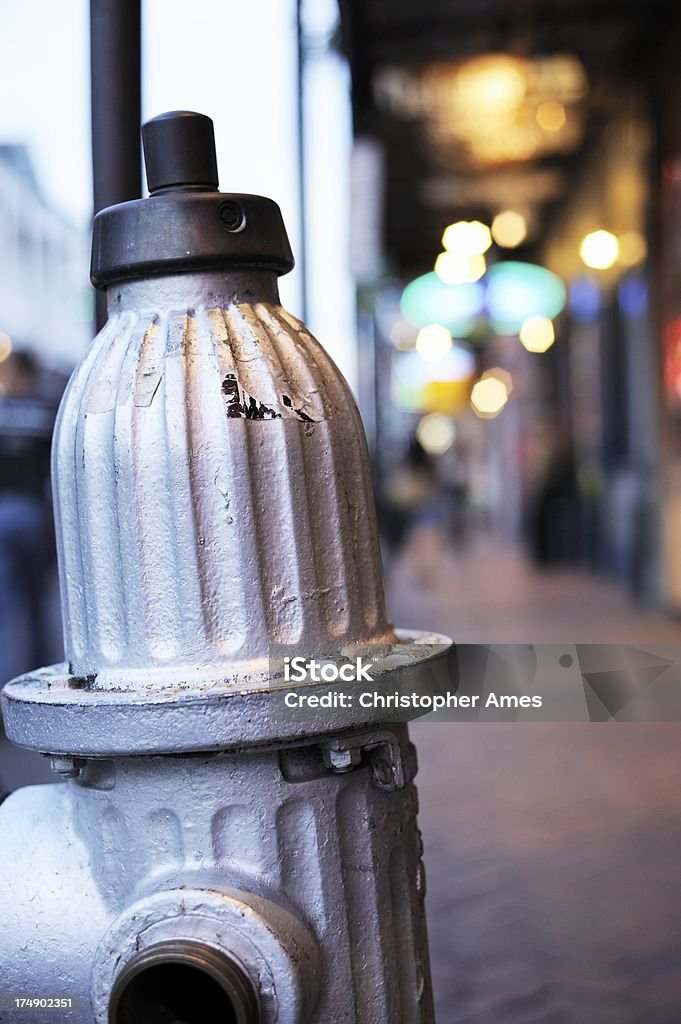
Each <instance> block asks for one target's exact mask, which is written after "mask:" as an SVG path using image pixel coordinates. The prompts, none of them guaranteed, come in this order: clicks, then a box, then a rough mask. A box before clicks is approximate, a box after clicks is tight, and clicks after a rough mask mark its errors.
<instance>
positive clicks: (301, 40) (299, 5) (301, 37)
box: [296, 0, 307, 323]
mask: <svg viewBox="0 0 681 1024" xmlns="http://www.w3.org/2000/svg"><path fill="white" fill-rule="evenodd" d="M303 2H304V0H296V39H297V44H298V68H297V81H296V84H297V92H298V96H297V100H298V110H297V114H298V140H297V141H298V205H299V207H300V220H299V223H300V239H299V241H298V257H299V259H298V262H299V264H300V268H301V274H300V310H301V312H300V319H301V320H302V321H303V322H305V323H306V322H307V239H306V224H307V218H306V216H305V214H306V210H305V171H306V160H305V28H304V25H303Z"/></svg>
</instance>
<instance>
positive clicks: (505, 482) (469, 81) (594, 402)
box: [340, 0, 681, 610]
mask: <svg viewBox="0 0 681 1024" xmlns="http://www.w3.org/2000/svg"><path fill="white" fill-rule="evenodd" d="M340 9H341V21H342V28H343V33H342V36H343V46H344V50H345V53H346V54H347V57H348V60H349V62H350V67H351V70H352V81H353V115H354V129H355V140H356V143H355V144H356V149H357V150H359V151H360V152H361V153H364V154H365V153H367V152H370V153H372V154H373V157H372V162H369V161H367V160H363V163H362V167H363V168H364V170H365V177H364V180H363V182H362V189H361V191H360V192H359V193H358V196H357V201H358V202H359V203H360V204H361V203H362V199H363V196H364V195H366V193H367V191H368V189H369V186H368V185H367V181H366V173H367V168H369V170H370V171H371V173H372V175H373V177H372V185H373V189H374V191H375V192H377V193H378V194H379V195H380V208H381V211H382V217H381V221H380V226H379V228H378V232H379V234H380V242H379V245H378V246H376V244H375V233H374V238H373V250H372V251H373V253H374V256H373V261H372V264H371V267H370V270H369V272H368V273H365V274H364V275H363V276H360V277H359V280H358V294H359V306H360V310H361V311H362V313H361V316H360V328H361V331H362V335H363V336H362V339H361V342H360V346H361V353H362V354H361V357H360V358H361V360H362V364H361V365H362V367H363V370H364V372H363V373H361V375H360V376H361V382H360V400H361V404H362V407H363V412H364V414H365V419H366V421H367V424H368V426H369V431H370V443H371V446H372V450H373V453H374V458H375V464H376V473H377V482H378V486H379V492H380V490H381V487H382V484H383V482H384V481H385V479H386V478H387V479H389V478H390V475H391V465H394V464H395V463H397V462H399V461H400V459H403V458H404V457H405V455H406V452H407V449H408V446H409V444H410V441H411V440H412V439H413V436H414V434H415V432H416V431H417V430H418V429H419V426H420V425H421V424H423V421H424V420H429V419H431V418H432V417H433V416H439V417H441V418H444V420H445V421H449V424H450V428H451V429H450V435H449V436H450V440H449V443H448V444H447V429H448V428H447V426H446V424H440V426H439V427H438V425H437V423H435V422H433V423H432V424H428V427H429V429H430V427H431V426H432V428H433V431H435V433H434V434H433V435H432V436H433V437H434V441H433V446H432V449H431V454H432V456H433V460H432V461H433V464H434V465H435V466H436V467H442V466H443V452H445V451H447V452H448V455H447V456H446V458H447V459H450V460H451V459H452V453H454V455H455V457H456V459H458V461H459V463H462V462H463V463H465V476H466V491H467V501H468V504H469V514H470V516H471V518H472V521H473V522H474V523H478V524H479V523H484V525H485V526H486V528H487V529H490V530H492V531H493V532H494V533H495V534H496V535H497V536H500V537H502V538H506V540H509V541H515V542H519V541H520V542H524V543H525V544H526V546H527V548H528V550H529V551H530V552H531V553H532V554H533V555H534V557H535V558H536V559H537V560H538V561H539V562H546V563H549V564H555V563H562V564H566V563H568V564H576V565H582V566H584V567H586V568H588V569H590V570H592V571H594V572H599V573H605V574H608V575H610V576H613V577H615V578H617V579H619V580H621V582H622V584H623V585H625V586H627V587H628V588H630V589H631V590H632V591H633V592H634V593H635V594H637V595H638V596H639V597H640V598H641V599H642V600H643V601H645V602H647V603H650V604H655V605H658V606H663V607H666V608H668V609H670V610H679V609H681V241H680V240H681V201H680V197H681V170H680V169H679V168H681V125H680V124H679V119H678V115H677V113H676V111H677V110H678V97H679V95H680V94H681V74H680V72H679V69H678V59H677V56H676V55H677V54H678V48H679V42H681V17H680V13H679V12H678V10H677V9H676V5H675V4H673V3H671V2H669V0H652V2H648V3H644V2H638V0H637V2H632V3H629V4H627V5H626V6H622V5H619V6H617V5H612V4H610V3H608V2H606V0H572V2H567V0H565V2H561V3H557V4H551V5H550V7H547V5H543V4H538V3H534V4H533V3H530V4H527V3H523V4H519V3H515V2H512V0H494V2H492V3H489V4H481V5H471V4H468V3H465V2H464V0H448V2H447V3H444V4H443V3H438V2H436V0H424V2H422V3H419V4H415V3H413V2H411V0H396V2H395V3H388V2H387V0H366V2H364V3H359V2H355V0H341V3H340ZM462 222H463V223H466V224H468V225H470V224H474V225H478V226H479V228H480V229H482V227H484V229H485V231H487V236H488V237H487V238H486V239H485V237H484V236H483V242H481V244H480V248H479V255H478V250H475V251H473V250H471V253H469V254H468V256H467V258H468V259H469V269H468V271H464V273H463V274H459V268H460V264H461V262H462V258H463V257H464V256H466V255H467V254H466V253H462V252H461V251H460V249H457V246H456V245H455V244H448V242H447V235H446V233H445V234H443V233H444V232H445V229H446V228H447V226H448V225H461V223H462ZM490 228H491V233H490V230H489V229H490ZM456 230H458V229H456ZM453 237H454V236H453V235H452V236H451V239H453ZM377 248H378V250H379V256H378V257H377V256H376V255H375V253H376V249H377ZM471 254H472V256H471ZM471 259H472V260H473V261H478V262H479V263H480V264H481V268H480V269H479V271H478V270H477V269H475V267H474V263H473V262H471ZM436 261H437V262H436ZM518 264H523V265H525V270H526V269H527V267H526V265H527V264H530V265H532V266H534V267H538V268H542V270H545V271H549V272H550V274H551V275H554V277H553V278H552V277H550V276H549V277H547V278H546V284H545V286H542V287H543V288H544V294H543V295H541V294H540V295H539V298H538V302H539V305H538V308H537V310H536V311H535V313H536V315H532V316H530V317H529V318H528V320H527V321H525V320H523V321H522V322H521V320H520V319H519V320H518V322H517V323H513V322H511V323H506V324H504V323H502V322H500V319H499V314H498V312H497V310H498V303H497V307H495V305H494V299H493V296H492V292H493V281H494V279H495V275H497V280H498V279H499V276H500V275H501V274H502V273H506V274H507V276H508V281H509V286H508V289H507V291H508V295H507V296H506V298H507V299H508V298H509V296H510V303H511V305H513V303H514V302H515V303H516V304H519V306H520V307H521V306H522V301H521V300H522V293H523V290H524V289H525V288H526V286H528V287H529V284H528V280H529V279H528V280H525V279H524V278H523V277H522V274H523V272H524V271H523V269H522V268H521V271H520V274H519V273H518V270H517V268H518ZM471 268H473V269H472V270H471ZM434 271H435V272H434ZM466 273H468V276H466ZM457 274H459V276H457ZM428 275H429V276H428ZM512 275H515V276H514V277H513V283H512V284H511V276H512ZM526 277H527V275H526ZM438 278H439V282H438ZM556 280H557V281H558V285H559V286H560V283H561V282H562V285H563V287H564V299H563V300H562V301H561V302H560V303H559V305H558V306H554V307H553V309H552V310H548V311H544V310H543V309H542V308H541V307H542V304H543V303H544V301H545V300H547V296H548V290H549V289H550V288H552V287H553V284H552V281H556ZM414 282H416V284H415V285H414V284H413V283H414ZM451 285H453V286H455V288H451V287H450V288H449V293H448V294H449V300H451V301H454V299H453V296H454V292H455V290H456V289H458V293H457V294H458V295H459V298H460V299H461V300H462V301H463V298H465V295H464V292H465V289H466V288H468V289H469V292H467V293H466V295H468V296H469V298H470V295H471V294H472V289H474V288H478V289H479V303H478V305H477V307H476V308H473V307H471V308H470V309H467V310H465V311H464V312H463V313H462V312H461V310H462V309H463V307H461V309H460V310H459V316H458V318H457V317H453V315H452V313H451V308H450V309H449V316H447V315H443V318H442V322H443V323H444V326H445V327H446V328H447V331H448V333H449V334H450V335H451V338H450V340H449V346H450V347H449V350H447V347H446V346H445V347H444V348H443V349H442V353H441V354H440V355H438V353H437V346H436V345H435V347H433V345H434V343H436V342H437V340H438V339H437V335H435V334H432V333H431V335H430V336H429V337H426V336H424V334H423V332H424V331H431V327H432V325H431V324H430V321H431V320H432V321H435V323H436V325H437V324H438V322H439V321H438V318H437V316H436V315H435V314H436V313H437V310H438V308H443V306H442V303H440V307H438V306H437V302H436V299H437V296H436V295H435V291H434V289H435V288H436V286H439V287H441V288H443V286H451ZM415 287H419V288H421V292H420V299H421V300H423V303H424V310H425V309H426V306H427V307H428V308H427V310H426V311H425V312H423V319H421V320H419V315H420V314H421V311H420V310H418V309H417V310H416V314H418V315H414V303H413V302H412V301H411V299H409V300H408V301H407V302H406V303H405V298H406V297H407V294H408V292H409V289H410V288H411V290H412V293H413V292H414V288H415ZM428 289H430V292H428V293H427V290H428ZM443 291H447V288H446V287H444V288H443ZM540 291H541V289H540ZM497 292H498V289H497ZM426 300H427V301H426ZM449 300H448V301H449ZM437 301H440V300H439V299H437ZM443 301H444V300H443ZM547 301H548V300H547ZM549 304H550V303H549ZM507 308H508V302H507ZM433 311H435V312H434V313H433ZM464 314H465V315H464ZM453 352H454V353H456V354H457V357H458V361H459V366H460V367H462V366H464V362H465V361H463V360H462V358H461V357H462V355H463V354H465V355H466V358H467V359H468V360H470V361H472V362H471V365H470V366H468V368H467V369H465V370H461V371H460V373H459V376H458V378H457V371H456V367H454V364H453V359H452V353H453ZM419 354H420V355H421V356H422V357H423V358H422V360H421V361H419V359H418V358H416V357H417V356H418V355H419ZM438 360H439V361H438ZM424 364H428V365H427V367H426V366H424ZM466 365H467V364H466ZM419 374H421V375H423V377H424V380H426V379H427V384H425V385H424V387H423V388H422V390H421V393H420V396H419V395H417V394H416V392H415V391H414V388H413V386H412V382H413V379H414V376H415V375H416V376H418V375H419ZM490 376H492V377H493V378H495V379H496V382H495V383H494V388H497V390H499V391H500V388H499V385H501V388H503V389H505V394H503V395H502V400H501V401H500V403H497V405H496V406H494V405H493V406H488V405H485V402H486V401H487V400H488V398H489V395H491V394H492V384H489V387H488V385H487V384H485V380H486V379H487V378H489V377H490ZM405 381H406V385H405ZM481 384H482V386H483V390H484V389H487V391H488V392H489V393H488V394H487V397H486V398H485V402H483V404H482V406H480V403H477V404H476V390H475V389H476V388H477V387H478V386H479V385H481ZM483 390H481V391H479V394H480V395H481V396H482V395H483ZM436 428H437V429H436ZM438 430H439V431H440V432H439V433H438ZM438 444H440V446H441V447H440V448H438ZM442 444H444V447H442ZM437 472H438V473H440V469H437ZM444 475H445V476H446V473H445V474H444Z"/></svg>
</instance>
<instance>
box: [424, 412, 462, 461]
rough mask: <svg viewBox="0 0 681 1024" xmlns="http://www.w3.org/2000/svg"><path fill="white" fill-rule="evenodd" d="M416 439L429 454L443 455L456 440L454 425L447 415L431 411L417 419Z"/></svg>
mask: <svg viewBox="0 0 681 1024" xmlns="http://www.w3.org/2000/svg"><path fill="white" fill-rule="evenodd" d="M416 439H417V441H418V443H419V444H420V445H421V447H422V448H423V450H424V451H426V452H428V454H429V455H444V453H445V452H446V451H447V450H448V449H449V448H451V447H452V445H453V444H454V441H455V440H456V426H455V425H454V421H453V420H452V419H450V418H449V416H443V415H442V413H439V412H431V413H428V415H427V416H424V417H423V419H421V420H419V423H418V426H417V427H416Z"/></svg>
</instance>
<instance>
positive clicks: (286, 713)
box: [2, 630, 453, 757]
mask: <svg viewBox="0 0 681 1024" xmlns="http://www.w3.org/2000/svg"><path fill="white" fill-rule="evenodd" d="M398 637H399V640H400V643H398V644H395V645H392V647H391V650H390V653H389V654H388V655H387V656H386V657H384V658H382V659H380V660H378V661H377V662H375V663H374V666H373V668H372V676H373V682H372V683H370V684H369V683H361V684H360V683H357V684H353V686H356V687H357V691H358V694H359V693H360V692H362V691H369V692H371V693H376V694H377V695H378V696H379V697H383V696H385V697H400V696H405V697H406V696H408V695H410V694H411V693H413V692H414V691H415V690H416V691H420V692H424V693H425V692H432V691H433V689H434V688H438V684H439V685H440V686H441V685H443V684H444V683H446V684H447V686H448V687H449V688H450V689H451V688H452V687H453V680H452V678H451V671H450V665H449V659H448V655H449V653H450V651H451V643H452V642H451V640H450V639H449V637H446V636H442V635H440V634H436V633H424V632H414V631H411V632H406V631H404V630H399V631H398ZM65 669H66V666H64V665H54V666H52V667H50V668H46V669H42V670H41V671H39V672H34V673H30V674H28V675H24V676H20V677H19V678H17V679H14V680H13V681H12V682H11V683H9V684H8V685H7V686H6V687H5V690H4V691H3V694H2V710H3V716H4V720H5V728H6V731H7V735H8V737H9V739H11V740H12V741H13V742H14V743H17V744H19V745H20V746H23V747H28V748H30V749H33V750H40V751H43V752H49V753H51V754H68V755H72V756H76V757H113V756H117V755H120V756H126V755H132V754H153V753H179V752H183V751H196V750H230V749H234V748H240V749H243V748H246V747H250V746H263V745H269V744H274V743H286V742H300V741H301V740H306V741H309V740H310V738H311V737H316V736H319V735H325V734H326V735H328V734H330V733H337V732H339V731H342V730H345V729H357V728H363V727H365V726H370V725H372V724H375V723H379V722H385V721H390V720H391V718H393V719H395V718H396V719H398V720H399V721H408V720H412V719H414V718H418V717H420V716H421V715H424V714H426V713H427V712H428V710H429V708H428V707H417V706H409V707H407V708H403V707H402V708H399V709H397V711H396V712H395V709H393V713H391V710H390V709H388V710H387V711H386V708H385V707H384V706H382V705H381V704H380V703H379V702H377V703H375V704H372V703H369V706H366V707H364V706H362V704H361V703H360V702H359V701H358V700H353V702H352V704H351V706H345V707H343V706H338V707H330V708H329V707H326V706H324V705H322V707H320V708H318V709H316V710H308V709H307V708H306V710H305V711H304V712H300V711H298V712H296V711H293V710H291V709H290V707H288V706H287V704H286V695H287V694H290V693H291V692H294V691H296V690H303V689H304V691H305V693H306V694H307V695H309V694H311V693H315V694H316V695H317V696H319V697H322V696H324V695H325V694H331V695H333V694H334V692H337V689H338V688H337V686H336V685H335V684H330V683H326V682H319V683H306V684H305V685H304V687H301V686H300V685H299V684H298V685H297V684H294V683H287V684H282V683H281V681H276V680H275V685H273V686H272V685H270V686H268V687H267V688H265V687H260V688H257V689H256V688H250V689H235V688H234V687H233V686H232V687H231V688H228V687H227V686H223V687H222V688H219V687H215V686H211V687H205V688H204V689H203V690H198V689H196V690H193V691H192V690H191V689H190V688H188V689H187V690H182V689H180V688H177V689H176V690H174V691H172V692H170V693H169V692H168V690H167V689H165V690H163V691H159V690H154V689H151V688H150V689H148V690H143V691H136V692H135V693H134V694H133V693H130V692H123V693H121V692H119V691H113V690H94V689H92V688H91V687H89V686H88V685H87V683H85V685H84V681H83V680H81V679H74V678H73V677H72V676H69V675H68V673H67V672H66V671H65ZM268 678H269V677H268ZM345 689H346V692H348V690H347V687H346V688H345ZM367 703H368V702H367Z"/></svg>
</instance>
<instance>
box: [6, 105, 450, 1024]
mask: <svg viewBox="0 0 681 1024" xmlns="http://www.w3.org/2000/svg"><path fill="white" fill-rule="evenodd" d="M143 136H144V143H145V158H146V164H147V177H148V183H149V191H150V193H151V194H150V197H149V198H148V199H142V200H138V201H135V202H131V203H125V204H122V205H120V206H115V207H112V208H110V209H108V210H104V211H102V212H101V213H100V214H99V215H98V216H97V217H96V219H95V225H94V241H93V257H92V280H93V282H94V284H95V285H96V286H98V287H100V288H106V291H107V297H108V310H109V319H108V322H107V323H106V325H105V327H104V328H103V330H102V331H101V332H100V334H99V335H98V336H97V338H96V339H95V341H94V343H93V345H92V347H91V349H90V350H89V351H88V352H87V354H86V355H85V357H84V358H83V360H82V362H81V363H80V365H79V366H78V368H77V369H76V371H75V373H74V375H73V377H72V379H71V382H70V384H69V387H68V389H67V392H66V394H65V396H64V400H63V402H62V406H61V410H60V413H59V418H58V423H57V427H56V432H55V438H54V451H53V485H54V498H55V506H56V522H57V536H58V550H59V570H60V580H61V595H62V605H63V613H64V623H65V644H66V656H67V662H66V663H65V664H63V665H57V666H52V667H50V668H45V669H41V670H39V671H36V672H34V673H31V674H30V675H27V676H23V677H21V678H19V679H15V680H14V681H12V682H11V683H9V684H8V685H7V686H6V688H5V690H4V692H3V696H2V707H3V712H4V718H5V727H6V730H7V734H8V736H9V737H10V739H12V740H13V741H14V742H16V743H18V744H20V745H22V746H25V747H29V748H32V749H34V750H38V751H42V752H43V753H47V754H49V755H50V756H51V759H52V766H53V768H54V769H55V771H56V772H58V773H59V774H60V775H61V776H63V778H64V779H65V780H67V782H66V784H65V785H56V786H35V787H29V788H26V789H22V790H19V791H17V792H16V793H14V794H12V795H11V796H10V797H9V798H8V799H7V800H6V801H5V803H4V804H3V806H2V808H1V809H0V996H1V998H2V1002H1V1003H0V1019H1V1020H2V1021H9V1022H14V1021H17V1022H22V1021H27V1020H30V1021H36V1022H40V1024H46V1022H49V1021H62V1020H63V1021H72V1022H78V1024H95V1022H96V1024H198V1022H201V1024H205V1022H207V1021H215V1022H216V1024H218V1022H219V1024H256V1022H259V1024H275V1022H276V1024H340V1022H348V1024H351V1022H355V1024H385V1022H388V1024H417V1022H418V1024H429V1022H432V1021H433V1009H432V1001H431V993H430V979H429V965H428V951H427V943H426V932H425V921H424V910H423V898H424V873H423V865H422V861H421V853H422V849H421V840H420V836H419V832H418V829H417V826H416V791H415V789H414V785H413V781H412V780H413V776H414V774H415V758H414V749H413V747H412V746H411V744H410V743H409V739H408V735H407V726H406V725H405V724H404V719H406V718H408V717H414V716H415V715H416V714H418V713H420V712H418V711H413V712H412V713H411V714H407V715H404V716H403V720H401V721H397V720H395V721H394V722H393V723H392V724H391V723H390V721H389V716H387V715H386V713H385V712H384V711H381V709H380V708H376V707H373V706H368V707H364V706H359V704H354V705H353V706H352V707H347V706H345V707H343V706H341V707H335V708H334V709H333V710H332V711H331V710H329V711H326V710H321V711H319V712H318V713H317V715H316V717H314V718H313V720H312V721H313V724H312V725H311V724H310V722H311V719H310V718H307V719H306V718H305V715H304V714H301V713H300V712H298V711H292V710H289V708H290V706H291V704H292V703H295V702H291V701H290V700H289V701H287V700H286V699H285V696H286V695H289V696H290V694H291V693H294V694H295V693H297V692H301V693H304V694H305V695H306V697H309V696H310V695H311V696H314V695H315V694H317V695H319V696H320V697H321V696H323V695H324V694H332V693H333V692H334V687H333V686H331V685H329V683H327V682H324V681H319V682H315V681H310V680H307V681H306V682H305V683H293V682H286V681H285V680H284V678H283V676H282V673H281V671H277V670H275V666H276V665H280V664H281V658H282V657H283V653H282V652H285V651H289V652H295V651H296V650H305V651H307V652H309V651H319V652H329V651H333V652H336V654H338V653H339V652H340V653H341V654H342V655H343V656H347V657H348V658H350V657H352V656H353V654H354V652H356V651H358V650H364V651H366V650H367V645H370V649H371V650H372V651H373V652H374V657H373V664H374V667H375V675H374V676H373V677H372V678H373V683H372V688H373V691H374V692H378V693H379V695H380V694H381V693H385V694H392V695H399V694H400V693H401V692H403V691H404V692H407V691H408V690H409V689H410V680H411V679H412V678H413V674H414V672H415V671H419V670H424V666H425V668H426V669H427V670H428V671H431V670H433V666H434V665H436V664H438V663H439V662H438V659H441V658H442V656H443V652H445V651H446V650H447V645H448V644H449V641H448V640H447V639H446V638H443V637H436V636H433V635H428V636H425V635H422V634H415V633H413V632H412V633H406V632H404V631H397V632H395V631H393V629H392V628H391V626H390V624H389V623H388V620H387V617H386V612H385V605H384V598H383V590H382V582H381V572H380V562H379V553H378V545H377V539H376V527H375V520H374V511H373V505H372V496H371V484H370V476H369V469H368V461H367V453H366V446H365V440H364V435H363V431H362V426H361V422H360V419H359V415H358V412H357V409H356V407H355V404H354V401H353V399H352V397H351V394H350V391H349V389H348V387H347V385H346V383H345V381H344V380H343V378H342V377H341V375H340V373H339V372H338V370H337V369H336V368H335V366H334V365H333V363H332V362H331V360H330V359H329V357H328V356H327V354H326V353H325V351H324V349H323V348H321V347H320V345H319V344H318V343H317V342H316V341H315V340H314V339H313V338H312V337H311V336H310V335H309V333H308V332H307V331H306V329H305V327H304V326H303V324H302V323H300V322H299V321H298V320H296V319H295V318H294V317H293V316H291V315H290V314H289V313H287V312H286V311H285V310H284V309H282V307H281V306H280V304H279V300H278V294H277V276H278V275H279V274H282V273H286V272H287V271H289V270H290V269H291V267H292V266H293V259H292V256H291V252H290V249H289V244H288V240H287V237H286V232H285V229H284V225H283V222H282V219H281V215H280V212H279V209H278V207H277V206H276V204H274V203H273V202H271V201H270V200H268V199H264V198H262V197H260V196H250V195H231V194H224V193H220V192H218V191H217V184H218V183H217V171H216V166H215V147H214V140H213V128H212V122H211V121H210V120H209V119H208V118H207V117H204V116H202V115H199V114H193V113H183V112H175V113H172V114H166V115H163V116H161V117H159V118H155V119H154V120H153V121H150V122H149V123H148V124H146V125H145V126H144V128H143ZM277 659H280V660H279V661H278V660H277ZM310 703H311V704H314V701H312V702H310ZM322 707H324V705H323V704H322ZM387 719H388V724H386V720H387ZM15 1001H19V1002H18V1003H16V1005H15ZM53 1011H54V1012H53Z"/></svg>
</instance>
